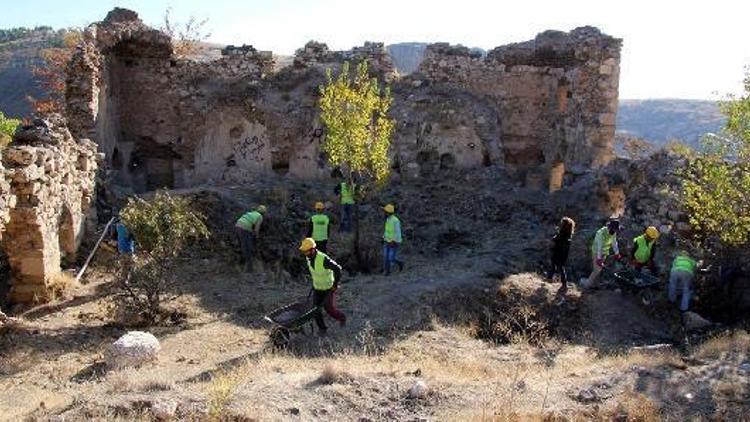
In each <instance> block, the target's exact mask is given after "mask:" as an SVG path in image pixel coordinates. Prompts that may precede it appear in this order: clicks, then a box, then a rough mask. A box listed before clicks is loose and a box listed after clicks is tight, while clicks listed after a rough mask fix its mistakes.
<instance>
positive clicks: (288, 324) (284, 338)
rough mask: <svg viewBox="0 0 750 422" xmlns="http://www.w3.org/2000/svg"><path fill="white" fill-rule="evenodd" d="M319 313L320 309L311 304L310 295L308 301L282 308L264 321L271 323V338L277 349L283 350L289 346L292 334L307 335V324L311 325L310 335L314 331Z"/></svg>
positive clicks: (267, 316)
mask: <svg viewBox="0 0 750 422" xmlns="http://www.w3.org/2000/svg"><path fill="white" fill-rule="evenodd" d="M318 312H319V309H318V307H316V306H314V305H312V304H311V303H310V295H308V296H307V299H306V300H300V301H297V302H294V303H291V304H289V305H286V306H282V307H281V308H278V309H276V310H274V311H273V312H271V313H269V314H268V315H266V316H265V317H264V318H263V319H264V320H266V321H268V322H270V323H271V325H272V326H271V329H270V331H269V334H268V335H269V338H270V340H271V344H272V345H273V347H274V348H276V349H283V348H285V347H286V346H287V345H288V344H289V340H291V338H292V334H296V333H302V334H305V324H307V323H308V322H309V323H310V333H312V332H313V331H314V328H313V324H312V320H313V319H315V316H316V314H317V313H318Z"/></svg>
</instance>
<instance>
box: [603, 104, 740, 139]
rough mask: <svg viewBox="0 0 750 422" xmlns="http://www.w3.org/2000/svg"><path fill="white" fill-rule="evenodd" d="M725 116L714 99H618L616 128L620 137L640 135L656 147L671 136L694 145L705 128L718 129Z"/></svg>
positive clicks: (707, 131)
mask: <svg viewBox="0 0 750 422" xmlns="http://www.w3.org/2000/svg"><path fill="white" fill-rule="evenodd" d="M725 121H726V119H725V118H724V116H723V115H722V114H721V112H720V111H719V107H718V106H717V104H716V102H714V101H706V100H676V99H658V100H620V107H619V110H618V112H617V132H618V134H619V135H621V136H622V137H633V138H642V139H645V140H647V141H649V142H650V143H652V144H654V145H655V146H657V147H661V146H664V145H665V144H666V143H667V142H669V141H670V140H672V139H677V140H680V141H682V142H683V143H685V144H687V145H689V146H692V147H697V146H699V145H700V139H701V137H702V136H703V135H705V134H706V133H709V132H718V131H720V130H721V128H722V127H723V126H724V122H725Z"/></svg>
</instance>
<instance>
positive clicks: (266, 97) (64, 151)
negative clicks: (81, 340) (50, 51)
mask: <svg viewBox="0 0 750 422" xmlns="http://www.w3.org/2000/svg"><path fill="white" fill-rule="evenodd" d="M620 46H621V40H619V39H616V38H612V37H610V36H607V35H604V34H602V33H601V32H599V30H597V29H595V28H592V27H583V28H577V29H575V30H573V31H571V32H569V33H565V32H558V31H547V32H544V33H542V34H539V35H538V36H537V37H536V38H535V39H534V40H532V41H527V42H523V43H518V44H511V45H507V46H502V47H497V48H495V49H493V50H491V51H490V52H489V53H488V54H487V55H486V56H483V55H481V54H476V53H474V52H472V51H470V50H469V49H467V48H465V47H460V46H451V45H449V44H444V43H438V44H432V45H429V46H428V47H427V48H426V50H425V53H424V57H423V60H422V62H421V64H420V65H419V67H418V69H417V70H416V71H415V72H413V73H411V74H409V75H407V76H399V75H398V72H397V70H396V68H395V66H394V64H393V61H392V59H391V57H390V56H389V55H388V53H387V51H386V49H385V46H384V45H383V44H382V43H366V44H365V45H364V46H362V47H356V48H354V49H352V50H351V51H331V50H329V49H328V47H327V46H326V45H325V44H323V43H318V42H312V41H311V42H309V43H308V44H307V45H305V46H304V47H303V48H301V49H299V50H297V52H296V53H295V56H294V58H293V61H292V62H291V64H290V65H289V66H286V67H280V68H279V66H276V63H275V59H276V58H275V57H274V56H273V55H272V54H271V53H270V52H262V51H257V50H256V49H254V48H253V47H251V46H242V47H234V46H229V47H227V48H225V49H224V50H223V51H222V55H221V57H220V58H218V59H215V60H212V61H206V60H192V59H190V58H181V57H178V56H176V55H175V54H174V49H173V46H172V40H171V39H170V38H169V37H168V36H167V35H166V34H164V33H162V32H160V31H158V30H156V29H153V28H150V27H148V26H146V25H145V24H143V22H141V20H140V19H139V18H138V15H137V14H136V13H135V12H132V11H129V10H125V9H119V8H118V9H114V10H113V11H112V12H110V13H109V14H108V15H107V17H106V18H105V19H104V21H102V22H98V23H94V24H92V25H90V26H89V27H87V28H86V30H85V31H84V35H83V41H82V43H81V44H80V45H79V46H78V48H77V51H76V53H75V55H74V57H73V60H72V62H71V64H70V67H69V69H68V76H67V92H66V102H67V104H66V113H65V119H67V122H66V121H65V120H64V119H62V118H53V119H52V120H47V121H39V122H36V124H35V125H34V126H33V127H30V128H27V129H25V130H24V131H21V132H20V133H19V134H18V135H17V136H16V138H15V141H14V144H13V145H12V146H11V147H9V148H8V149H6V151H5V152H4V157H3V163H4V165H5V169H4V170H2V171H3V175H4V177H2V178H0V221H5V222H6V224H5V233H4V234H3V248H4V250H5V252H6V253H7V254H8V256H9V261H10V265H11V268H12V275H13V282H12V283H13V286H12V291H11V298H12V300H13V301H16V302H29V301H31V300H33V299H34V298H38V297H40V296H43V293H44V292H43V291H44V288H45V286H46V284H47V283H49V281H50V279H51V277H52V275H53V274H54V273H56V272H59V271H60V259H61V255H72V254H74V253H75V252H76V248H77V245H78V244H79V243H80V239H81V234H82V232H83V227H84V224H83V221H84V220H85V218H86V216H87V215H89V214H90V212H89V209H90V204H91V203H92V199H93V198H92V197H93V194H94V182H95V173H96V169H97V157H98V158H99V159H100V160H103V163H102V166H103V168H104V169H106V172H107V178H111V179H112V180H114V182H115V183H116V184H117V185H118V186H120V187H122V188H124V189H126V190H129V191H130V192H134V193H139V192H145V191H150V190H154V189H158V188H162V187H164V188H185V187H191V186H196V185H205V184H221V183H242V182H247V181H251V180H254V179H256V178H259V177H278V176H284V177H295V178H302V179H319V178H326V177H329V176H330V175H331V172H332V169H331V168H329V167H328V166H327V164H326V160H325V157H324V156H323V154H322V152H321V148H320V145H321V141H322V139H323V138H324V136H325V132H324V130H323V127H322V126H321V124H320V122H319V119H318V111H317V110H318V108H317V100H318V92H319V91H318V87H319V86H320V85H321V84H322V83H324V82H325V77H326V76H325V72H326V70H327V69H332V70H333V71H334V72H335V71H337V70H338V69H340V67H341V65H342V64H343V63H344V62H345V61H352V62H357V61H361V60H367V61H368V63H369V65H370V69H371V71H372V73H373V75H375V76H377V77H378V78H380V79H381V80H382V81H384V82H387V83H389V84H390V85H391V87H392V92H393V95H394V104H393V107H392V112H391V113H392V116H393V118H394V119H396V122H397V130H396V133H395V135H394V139H393V143H392V151H391V152H392V154H393V163H394V169H393V170H394V174H395V175H396V177H402V178H420V177H428V176H430V175H435V174H439V172H441V171H443V170H445V169H451V168H459V169H471V168H478V167H483V166H490V165H493V166H498V167H502V168H504V169H505V170H506V171H507V173H508V174H510V175H511V176H512V177H515V178H517V180H518V181H519V182H521V183H523V184H525V186H527V187H530V188H535V189H545V190H547V189H549V190H551V191H553V190H557V189H559V188H561V187H562V186H563V185H564V184H565V183H566V182H565V181H566V175H569V174H573V175H576V174H582V173H584V172H586V171H587V170H589V169H593V168H598V167H601V166H603V165H605V164H607V163H609V162H610V161H611V160H612V159H613V158H614V154H613V143H614V131H615V114H616V112H617V99H618V98H617V97H618V80H619V59H620ZM89 139H90V140H91V141H89ZM97 152H98V154H97Z"/></svg>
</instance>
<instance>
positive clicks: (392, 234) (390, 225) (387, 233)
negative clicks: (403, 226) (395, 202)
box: [383, 215, 401, 243]
mask: <svg viewBox="0 0 750 422" xmlns="http://www.w3.org/2000/svg"><path fill="white" fill-rule="evenodd" d="M400 222H401V220H399V219H398V217H396V216H395V215H391V216H390V217H388V218H387V219H386V220H385V230H384V231H383V240H385V241H386V242H399V243H401V236H397V235H398V233H396V223H400Z"/></svg>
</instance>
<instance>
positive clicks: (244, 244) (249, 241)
mask: <svg viewBox="0 0 750 422" xmlns="http://www.w3.org/2000/svg"><path fill="white" fill-rule="evenodd" d="M234 231H235V232H236V233H237V237H238V238H239V240H240V252H241V253H242V262H243V263H244V264H245V268H247V269H248V270H252V269H253V244H254V243H255V235H254V234H253V232H251V231H249V230H245V229H243V228H240V227H235V228H234Z"/></svg>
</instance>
